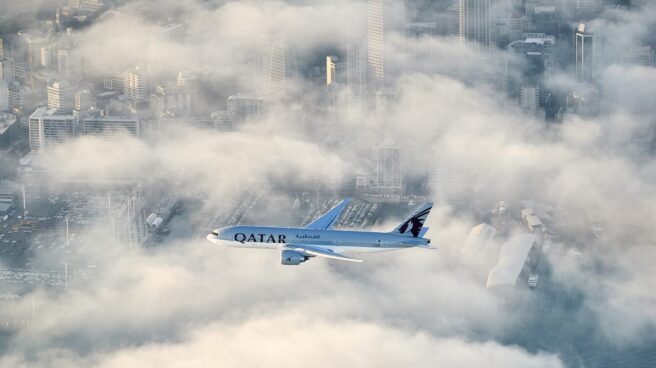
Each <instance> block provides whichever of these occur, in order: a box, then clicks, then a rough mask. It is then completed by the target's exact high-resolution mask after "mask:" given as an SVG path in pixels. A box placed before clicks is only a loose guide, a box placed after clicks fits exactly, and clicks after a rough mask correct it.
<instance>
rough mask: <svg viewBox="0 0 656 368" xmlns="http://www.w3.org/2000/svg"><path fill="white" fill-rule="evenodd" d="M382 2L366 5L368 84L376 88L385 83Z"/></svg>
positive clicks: (376, 0) (379, 0)
mask: <svg viewBox="0 0 656 368" xmlns="http://www.w3.org/2000/svg"><path fill="white" fill-rule="evenodd" d="M383 22H384V5H383V0H369V1H368V3H367V64H368V68H369V69H368V71H369V73H368V74H369V83H370V84H371V86H372V87H373V88H378V87H380V86H382V85H383V83H384V81H385V47H384V44H385V38H384V32H383V31H384V23H383Z"/></svg>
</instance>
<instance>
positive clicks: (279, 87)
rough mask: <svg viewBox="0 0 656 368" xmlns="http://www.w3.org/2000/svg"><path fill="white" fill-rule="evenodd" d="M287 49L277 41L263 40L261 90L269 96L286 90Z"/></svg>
mask: <svg viewBox="0 0 656 368" xmlns="http://www.w3.org/2000/svg"><path fill="white" fill-rule="evenodd" d="M286 61H287V49H286V47H285V45H284V44H283V43H282V42H281V41H279V40H276V41H272V42H265V43H264V44H263V45H262V50H261V60H260V63H261V66H260V68H261V71H262V91H263V93H264V94H265V95H267V96H271V97H284V96H285V94H286V92H287V79H286V78H287V62H286Z"/></svg>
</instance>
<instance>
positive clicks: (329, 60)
mask: <svg viewBox="0 0 656 368" xmlns="http://www.w3.org/2000/svg"><path fill="white" fill-rule="evenodd" d="M336 71H337V57H336V56H332V55H331V56H326V84H327V85H331V84H335V83H336V82H337V81H336V80H335V77H336V74H335V73H336Z"/></svg>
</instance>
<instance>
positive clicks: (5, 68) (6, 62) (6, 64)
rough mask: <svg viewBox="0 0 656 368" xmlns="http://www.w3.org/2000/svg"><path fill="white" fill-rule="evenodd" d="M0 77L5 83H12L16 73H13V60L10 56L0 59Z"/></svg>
mask: <svg viewBox="0 0 656 368" xmlns="http://www.w3.org/2000/svg"><path fill="white" fill-rule="evenodd" d="M0 78H1V79H4V80H5V82H7V84H11V83H14V80H16V74H15V73H14V60H13V59H11V58H2V59H0Z"/></svg>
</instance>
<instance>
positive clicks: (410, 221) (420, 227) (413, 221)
mask: <svg viewBox="0 0 656 368" xmlns="http://www.w3.org/2000/svg"><path fill="white" fill-rule="evenodd" d="M431 209H433V203H432V202H426V203H424V204H422V205H421V206H419V207H418V208H417V209H416V210H414V212H412V214H410V216H408V217H407V218H406V219H405V220H403V222H401V224H399V226H397V227H396V228H395V229H394V230H392V231H391V232H390V233H391V234H399V235H406V236H412V237H415V238H421V237H423V236H424V234H426V232H427V231H428V228H424V223H425V222H426V218H427V217H428V214H429V213H430V211H431Z"/></svg>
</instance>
